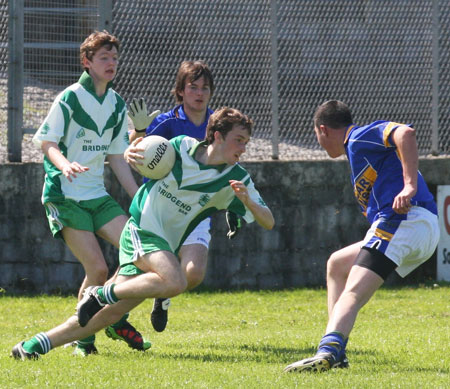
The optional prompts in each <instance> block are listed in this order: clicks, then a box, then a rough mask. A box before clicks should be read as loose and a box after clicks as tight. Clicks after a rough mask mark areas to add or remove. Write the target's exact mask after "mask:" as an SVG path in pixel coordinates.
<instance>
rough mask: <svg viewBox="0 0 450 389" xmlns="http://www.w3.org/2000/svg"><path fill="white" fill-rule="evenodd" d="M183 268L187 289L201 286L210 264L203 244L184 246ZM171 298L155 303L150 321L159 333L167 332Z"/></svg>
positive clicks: (160, 299)
mask: <svg viewBox="0 0 450 389" xmlns="http://www.w3.org/2000/svg"><path fill="white" fill-rule="evenodd" d="M179 256H180V260H181V268H182V269H183V271H184V273H185V275H186V279H187V284H188V285H187V289H188V290H191V289H193V288H195V287H196V286H198V285H200V284H201V283H202V281H203V279H204V278H205V274H206V265H207V263H208V249H207V247H206V246H205V245H203V244H198V243H194V244H187V245H183V246H182V247H181V249H180V252H179ZM169 306H170V298H156V299H155V300H154V303H153V309H152V313H151V315H150V320H151V323H152V326H153V328H154V329H155V331H157V332H162V331H164V330H165V328H166V325H167V321H168V310H169Z"/></svg>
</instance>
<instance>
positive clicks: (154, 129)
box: [145, 105, 213, 140]
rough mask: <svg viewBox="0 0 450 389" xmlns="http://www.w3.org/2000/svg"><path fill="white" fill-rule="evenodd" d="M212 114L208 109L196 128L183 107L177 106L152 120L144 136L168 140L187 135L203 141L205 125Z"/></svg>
mask: <svg viewBox="0 0 450 389" xmlns="http://www.w3.org/2000/svg"><path fill="white" fill-rule="evenodd" d="M212 112H213V111H212V110H210V109H209V108H208V109H207V110H206V117H205V121H204V122H203V123H202V124H200V125H199V126H196V125H195V124H194V123H192V122H191V121H190V120H189V118H188V117H187V116H186V114H185V112H184V109H183V106H182V105H177V106H176V107H175V108H173V109H172V110H170V111H169V112H165V113H162V114H160V115H158V116H157V117H156V118H155V119H153V121H152V122H151V123H150V125H149V126H148V127H147V129H146V131H145V134H146V135H159V136H162V137H164V138H166V139H168V140H170V139H172V138H175V137H176V136H179V135H188V136H190V137H192V138H195V139H197V140H203V139H205V135H206V125H207V124H208V120H209V116H210V115H211V114H212Z"/></svg>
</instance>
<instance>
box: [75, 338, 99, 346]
mask: <svg viewBox="0 0 450 389" xmlns="http://www.w3.org/2000/svg"><path fill="white" fill-rule="evenodd" d="M94 342H95V335H91V336H88V337H87V338H83V339H80V340H77V345H78V346H81V347H83V346H86V345H88V344H94Z"/></svg>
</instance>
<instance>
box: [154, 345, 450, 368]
mask: <svg viewBox="0 0 450 389" xmlns="http://www.w3.org/2000/svg"><path fill="white" fill-rule="evenodd" d="M171 347H174V349H176V351H173V352H157V353H155V354H153V356H155V357H157V358H167V359H175V360H193V361H201V362H228V363H244V362H258V363H261V362H262V363H279V364H281V365H285V364H289V363H293V362H295V361H298V360H301V359H304V358H308V357H311V356H313V355H314V354H315V352H316V348H315V347H307V348H293V347H276V346H270V345H247V344H243V345H238V346H235V347H234V348H233V347H230V346H225V345H219V344H210V345H208V346H207V347H205V348H206V349H207V350H204V351H202V350H201V347H200V346H199V347H198V348H197V350H198V351H192V349H191V348H189V349H187V348H186V345H182V344H173V345H171ZM214 350H215V351H214ZM237 350H239V352H238V351H237ZM347 355H348V357H349V359H350V366H352V359H354V360H359V363H358V364H361V361H360V360H361V358H362V359H364V360H365V361H364V362H363V369H364V370H365V371H370V370H371V366H376V369H375V370H376V371H379V369H380V366H386V370H387V371H389V370H391V371H395V372H399V373H433V374H437V373H439V374H449V373H450V368H447V367H444V366H441V367H439V366H436V367H423V366H402V364H401V362H400V364H397V362H396V361H395V358H394V359H393V358H392V356H390V357H388V356H386V355H385V354H384V353H381V352H377V351H376V350H358V349H356V350H350V351H349V352H348V353H347ZM359 357H361V358H359Z"/></svg>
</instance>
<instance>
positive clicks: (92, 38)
mask: <svg viewBox="0 0 450 389" xmlns="http://www.w3.org/2000/svg"><path fill="white" fill-rule="evenodd" d="M103 46H105V47H106V49H107V50H108V51H109V50H111V49H112V48H113V47H115V48H116V49H117V52H119V49H120V42H119V40H118V39H117V38H116V37H115V36H114V35H111V34H110V33H109V32H108V31H106V30H103V31H94V32H93V33H92V34H91V35H89V36H88V37H87V38H86V39H85V40H84V42H83V43H82V44H81V46H80V62H81V66H83V61H84V58H87V59H88V60H89V61H92V58H93V57H94V55H95V53H96V52H97V51H98V50H100V48H102V47H103ZM85 70H86V69H85Z"/></svg>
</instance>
